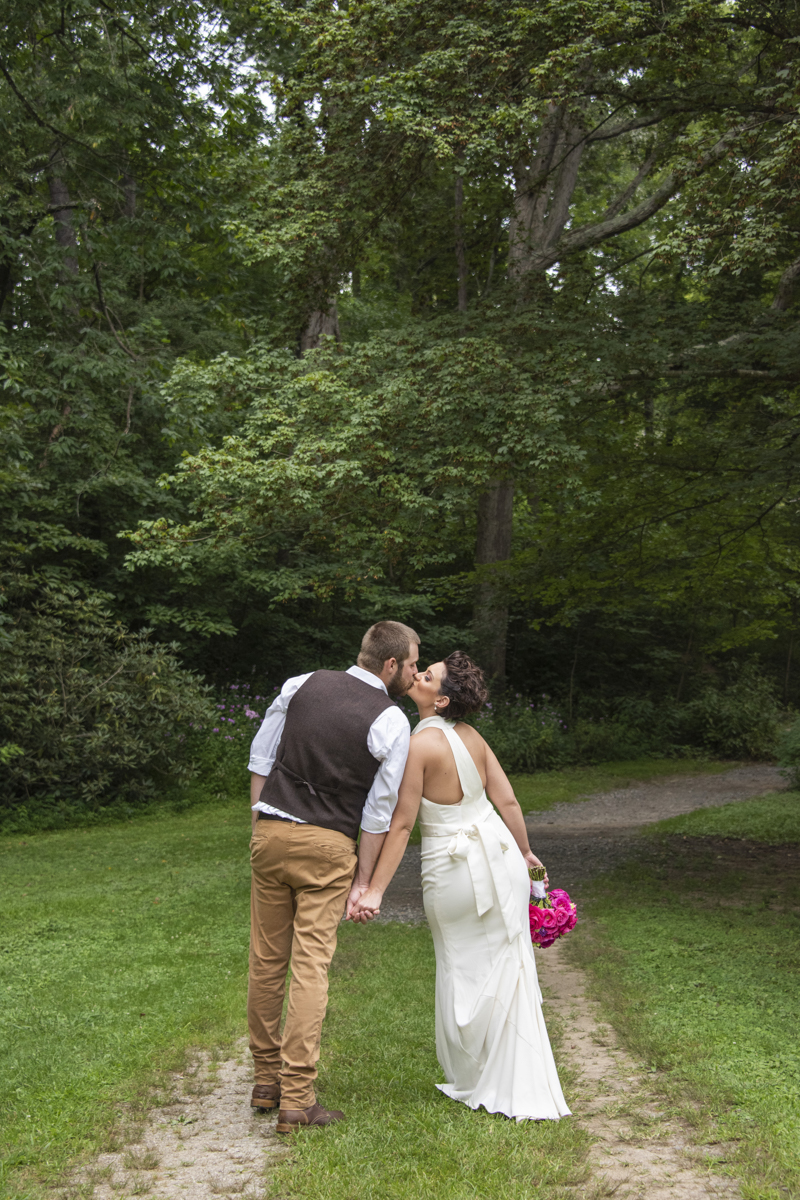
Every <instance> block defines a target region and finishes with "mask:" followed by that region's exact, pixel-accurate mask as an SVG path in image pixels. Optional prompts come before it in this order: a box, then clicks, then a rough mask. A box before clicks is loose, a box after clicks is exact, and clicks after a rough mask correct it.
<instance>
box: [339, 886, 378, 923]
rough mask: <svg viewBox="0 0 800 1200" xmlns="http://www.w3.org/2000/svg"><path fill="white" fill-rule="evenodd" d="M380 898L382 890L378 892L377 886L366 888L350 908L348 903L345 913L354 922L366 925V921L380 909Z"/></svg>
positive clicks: (375, 915)
mask: <svg viewBox="0 0 800 1200" xmlns="http://www.w3.org/2000/svg"><path fill="white" fill-rule="evenodd" d="M382 899H383V892H379V891H378V889H377V888H366V889H365V890H364V891H363V892H362V894H361V896H359V898H358V900H356V902H355V903H354V904H353V906H352V908H350V906H349V905H348V909H347V915H348V917H349V918H350V920H351V921H354V922H355V923H356V924H361V925H366V923H367V921H371V920H372V919H373V917H377V915H378V913H379V912H380V911H381V900H382Z"/></svg>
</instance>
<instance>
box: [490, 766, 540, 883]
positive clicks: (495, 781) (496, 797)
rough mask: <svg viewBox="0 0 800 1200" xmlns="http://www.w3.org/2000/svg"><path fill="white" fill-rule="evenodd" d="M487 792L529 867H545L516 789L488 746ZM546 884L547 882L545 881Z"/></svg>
mask: <svg viewBox="0 0 800 1200" xmlns="http://www.w3.org/2000/svg"><path fill="white" fill-rule="evenodd" d="M486 791H487V792H488V793H489V798H490V800H491V802H492V804H493V805H494V806H495V808H496V809H497V811H498V812H499V813H500V816H501V818H502V820H503V823H504V824H505V826H506V828H507V829H508V831H509V833H510V834H511V836H512V837H513V839H514V841H515V842H516V843H517V845H518V846H519V848H520V851H521V853H522V857H523V858H524V859H525V862H526V863H527V864H528V866H529V867H542V866H544V863H542V862H540V861H539V859H538V858H537V857H536V855H535V854H534V853H533V851H532V850H531V845H530V842H529V841H528V830H527V828H526V827H525V818H524V817H523V815H522V809H521V808H520V806H519V801H518V800H517V797H516V796H515V795H514V789H513V788H512V786H511V784H510V783H509V780H508V776H507V775H506V773H505V771H504V770H503V768H502V767H501V766H500V763H499V762H498V761H497V756H496V755H495V753H494V751H493V750H492V748H491V746H489V745H488V744H487V745H486ZM545 882H547V881H546V880H545Z"/></svg>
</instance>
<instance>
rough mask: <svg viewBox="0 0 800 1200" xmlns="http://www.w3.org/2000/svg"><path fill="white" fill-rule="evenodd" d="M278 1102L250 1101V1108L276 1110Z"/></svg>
mask: <svg viewBox="0 0 800 1200" xmlns="http://www.w3.org/2000/svg"><path fill="white" fill-rule="evenodd" d="M279 1104H280V1100H251V1101H250V1107H251V1108H277V1107H278V1105H279Z"/></svg>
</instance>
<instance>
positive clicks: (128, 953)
mask: <svg viewBox="0 0 800 1200" xmlns="http://www.w3.org/2000/svg"><path fill="white" fill-rule="evenodd" d="M223 765H224V764H222V763H221V764H220V767H219V770H217V771H209V772H207V773H206V776H207V777H206V786H204V789H203V791H205V795H206V796H207V797H209V798H210V795H216V794H217V792H219V796H220V799H219V800H217V801H216V802H215V803H214V804H211V805H210V804H208V803H203V804H200V805H198V806H196V807H193V808H191V809H188V810H187V811H184V812H181V813H175V812H171V813H162V814H152V813H150V814H146V815H142V816H139V817H136V818H135V819H133V820H131V821H127V822H125V823H121V824H113V825H101V826H96V827H93V828H88V829H69V830H63V831H59V832H54V833H38V834H31V835H17V836H11V837H4V838H0V1158H2V1160H3V1165H2V1167H0V1196H4V1197H12V1196H13V1197H14V1200H26V1198H28V1197H30V1198H31V1200H33V1198H35V1197H40V1196H42V1195H44V1194H52V1188H53V1186H54V1185H55V1184H57V1182H58V1181H59V1179H60V1178H61V1177H62V1174H63V1171H64V1168H65V1165H66V1164H67V1163H68V1162H69V1161H71V1160H74V1159H75V1158H76V1157H77V1158H80V1157H82V1156H86V1155H91V1154H92V1153H95V1152H96V1151H97V1150H99V1149H101V1148H104V1147H107V1146H109V1145H111V1144H113V1142H114V1139H117V1141H118V1140H119V1137H120V1136H122V1135H124V1130H125V1127H126V1126H128V1125H129V1124H130V1122H131V1121H132V1120H134V1119H135V1118H136V1116H137V1114H138V1113H140V1112H141V1111H142V1110H143V1108H144V1107H146V1105H147V1104H148V1103H151V1102H152V1101H153V1098H154V1089H157V1087H158V1084H159V1081H160V1080H161V1079H163V1072H164V1070H165V1069H168V1068H172V1067H177V1066H179V1065H180V1064H181V1061H182V1056H183V1055H184V1053H185V1051H186V1049H187V1048H189V1047H204V1048H210V1049H212V1050H213V1049H214V1048H220V1047H224V1046H225V1045H226V1044H228V1043H229V1042H230V1040H231V1039H232V1038H234V1037H237V1036H240V1035H241V1034H243V1033H244V1032H245V1025H244V996H245V987H246V971H247V941H248V919H249V912H248V891H249V871H248V853H247V843H248V836H249V822H248V813H247V806H246V800H245V798H244V789H245V783H244V778H243V776H242V777H240V776H238V775H234V774H232V773H231V772H230V771H227V772H225V771H223V770H222V766H223ZM238 765H239V766H240V764H238ZM708 769H712V770H713V769H717V770H720V769H725V768H724V767H719V766H714V765H710V764H708V763H697V762H690V761H689V760H678V761H672V760H670V761H666V762H664V763H660V762H653V761H652V760H645V761H643V762H638V763H624V764H611V765H608V766H601V767H596V768H586V769H574V770H569V771H564V772H546V773H542V774H540V775H536V776H527V777H525V776H522V777H516V779H515V785H516V786H517V789H518V792H519V794H520V798H521V799H522V801H523V806H524V807H526V808H532V807H536V806H538V807H545V806H546V804H552V803H556V802H557V801H558V800H563V799H575V798H577V797H578V796H580V795H581V794H586V793H587V792H590V791H598V790H602V789H603V788H604V787H606V788H608V787H618V786H620V785H621V784H622V783H624V782H625V781H626V780H631V779H643V778H648V777H652V776H653V775H655V774H659V773H661V774H664V773H676V772H679V771H687V772H688V771H690V770H691V771H699V770H708ZM223 776H224V778H223ZM212 777H213V778H212ZM212 785H213V787H212ZM198 791H200V789H198ZM200 794H202V792H201V793H200ZM225 796H227V797H228V800H225V799H224V797H225ZM233 801H235V803H234V802H233ZM353 937H355V941H353V943H352V947H351V946H350V940H349V939H352V938H353ZM404 938H407V939H408V940H405V941H404V940H403V939H404ZM343 939H344V940H343V948H344V950H345V951H346V954H345V955H344V956H342V957H341V958H340V959H339V965H338V966H337V968H336V971H335V973H334V979H333V983H332V997H333V1000H332V1009H331V1017H330V1021H329V1022H328V1025H327V1027H326V1035H325V1036H326V1046H330V1048H331V1050H332V1051H333V1052H334V1057H330V1058H326V1063H327V1067H326V1069H327V1071H328V1075H327V1076H326V1079H327V1080H328V1085H327V1086H329V1087H331V1088H332V1087H333V1078H334V1076H333V1075H332V1074H331V1071H332V1070H333V1069H334V1066H335V1071H336V1075H335V1078H336V1093H335V1094H334V1093H333V1091H331V1095H330V1097H329V1098H330V1100H331V1102H332V1103H334V1102H341V1103H343V1104H347V1105H348V1106H349V1107H350V1108H351V1109H354V1110H356V1111H357V1110H358V1109H359V1108H360V1107H361V1106H362V1099H361V1097H363V1096H369V1097H370V1104H372V1103H373V1102H374V1103H378V1104H379V1103H382V1101H381V1099H380V1097H381V1095H382V1094H383V1093H384V1092H385V1093H386V1097H387V1099H386V1104H387V1105H388V1107H387V1108H386V1109H385V1115H386V1127H385V1130H384V1131H383V1132H382V1130H381V1121H377V1120H373V1119H372V1118H367V1117H365V1118H364V1119H363V1120H361V1119H357V1120H355V1121H349V1122H348V1126H347V1129H346V1130H345V1131H342V1133H341V1135H340V1134H339V1132H337V1135H336V1140H334V1139H331V1140H330V1148H331V1149H330V1153H331V1154H333V1155H334V1158H333V1159H331V1161H330V1162H329V1163H328V1165H327V1166H325V1168H324V1170H325V1171H328V1172H330V1173H331V1176H332V1177H333V1176H335V1177H336V1179H337V1180H338V1181H339V1182H338V1184H337V1186H338V1187H340V1188H341V1189H342V1190H341V1191H340V1192H339V1193H338V1194H339V1195H340V1196H341V1197H342V1200H345V1198H346V1197H347V1196H353V1197H355V1196H358V1197H359V1200H360V1198H361V1197H362V1196H363V1197H365V1198H366V1197H369V1196H371V1195H372V1194H373V1193H372V1191H370V1188H373V1187H374V1188H375V1189H377V1187H378V1184H377V1183H376V1181H375V1175H374V1170H375V1168H374V1165H373V1164H372V1159H371V1157H370V1156H371V1155H373V1154H374V1153H376V1149H375V1147H376V1146H383V1144H384V1143H383V1141H382V1139H385V1138H388V1136H389V1135H388V1132H386V1131H388V1130H390V1129H393V1130H394V1131H395V1133H396V1134H397V1136H398V1137H400V1136H401V1133H402V1137H403V1138H406V1137H407V1140H408V1143H409V1146H410V1147H412V1149H409V1150H408V1154H407V1155H406V1157H405V1158H403V1160H402V1161H403V1162H405V1164H406V1165H405V1166H404V1168H403V1171H405V1172H406V1173H407V1174H408V1176H409V1179H411V1180H412V1182H411V1183H409V1184H408V1187H407V1190H406V1192H405V1193H404V1192H403V1191H402V1190H398V1191H397V1195H398V1196H415V1195H417V1194H419V1195H420V1196H421V1195H422V1191H418V1192H414V1191H413V1188H414V1187H416V1186H417V1185H416V1184H414V1183H413V1180H414V1179H418V1180H419V1181H421V1182H419V1188H423V1183H424V1187H425V1188H427V1187H429V1186H432V1183H431V1181H432V1180H434V1179H435V1180H438V1179H439V1176H440V1175H441V1177H442V1178H443V1179H445V1180H447V1181H448V1182H447V1184H446V1186H447V1188H449V1189H450V1190H449V1191H445V1195H450V1196H453V1197H455V1196H461V1195H464V1196H465V1197H466V1196H468V1195H470V1196H471V1195H473V1194H474V1193H473V1191H471V1190H470V1187H471V1185H468V1184H467V1182H466V1181H467V1180H468V1179H470V1178H472V1177H473V1176H474V1178H475V1179H480V1180H482V1181H483V1182H482V1183H481V1185H480V1186H481V1187H482V1188H483V1187H485V1188H489V1189H494V1190H491V1195H492V1196H495V1195H496V1196H501V1195H505V1194H506V1193H505V1192H503V1191H498V1190H497V1188H498V1187H499V1186H500V1185H499V1184H498V1183H497V1182H496V1181H495V1182H490V1181H491V1179H492V1171H495V1170H496V1171H499V1170H500V1167H499V1166H498V1163H499V1159H498V1158H497V1156H494V1157H492V1154H493V1152H491V1150H490V1148H491V1145H493V1144H495V1142H496V1144H497V1145H498V1146H500V1147H501V1148H502V1154H501V1157H502V1156H507V1157H508V1162H509V1166H508V1171H509V1173H510V1174H509V1179H514V1180H517V1181H518V1180H519V1179H520V1178H522V1176H523V1175H524V1174H525V1172H529V1173H530V1172H533V1175H535V1176H536V1178H537V1179H540V1180H541V1181H545V1182H541V1187H542V1188H544V1189H545V1191H543V1192H542V1193H541V1194H542V1195H545V1193H546V1189H547V1188H549V1189H550V1193H549V1194H550V1195H551V1196H556V1195H558V1189H559V1188H560V1187H561V1186H562V1183H563V1180H565V1179H566V1178H567V1177H572V1175H571V1173H572V1172H574V1171H575V1170H577V1168H576V1166H575V1164H576V1162H577V1161H578V1157H579V1150H580V1137H579V1135H578V1134H577V1133H575V1132H574V1128H575V1126H574V1122H573V1123H571V1122H562V1123H561V1125H560V1126H558V1127H550V1126H544V1127H542V1130H541V1131H538V1130H537V1131H536V1132H535V1134H534V1132H533V1131H532V1130H530V1129H528V1131H527V1134H526V1132H525V1128H526V1127H521V1128H520V1129H519V1130H517V1128H516V1127H515V1126H511V1125H510V1124H509V1123H507V1122H504V1121H502V1120H500V1119H498V1118H490V1117H487V1116H485V1115H481V1114H477V1115H473V1114H470V1113H469V1112H467V1110H466V1109H464V1110H461V1109H460V1108H459V1107H458V1106H456V1105H452V1104H451V1103H449V1102H448V1101H446V1100H445V1099H444V1098H443V1097H440V1096H439V1094H438V1093H436V1092H435V1091H434V1090H433V1086H432V1085H433V1081H434V1079H438V1078H439V1075H438V1074H437V1072H438V1067H437V1064H436V1062H435V1058H434V1057H433V1045H432V1032H431V1031H432V1022H433V983H432V975H431V971H432V961H433V960H432V951H431V948H430V943H429V942H428V941H427V940H426V939H427V934H426V933H425V931H424V930H397V929H394V928H387V927H380V928H378V927H376V928H371V927H370V928H369V929H368V930H354V929H350V928H347V929H345V930H344V931H343ZM365 947H369V955H367V957H366V958H364V957H363V952H364V948H365ZM412 951H413V952H412ZM375 963H379V964H380V971H379V972H377V973H376V967H375V965H374V964H375ZM348 972H351V974H348ZM350 979H352V980H355V981H357V987H356V985H355V983H354V984H353V990H352V992H351V990H350V984H349V983H348V980H350ZM351 994H352V995H353V996H357V997H359V999H358V1001H357V1003H355V1002H354V1003H353V1004H351V1002H350V999H349V997H350V996H351ZM406 1026H407V1027H408V1028H409V1029H414V1030H420V1031H421V1030H423V1028H425V1029H427V1033H425V1034H424V1035H423V1034H422V1033H420V1035H419V1037H420V1040H419V1042H418V1043H417V1042H416V1041H415V1042H414V1043H413V1045H414V1046H418V1048H419V1046H422V1045H423V1042H424V1045H425V1046H426V1047H427V1049H426V1050H425V1051H424V1054H423V1052H422V1050H419V1049H410V1045H411V1043H410V1042H409V1041H408V1039H405V1040H404V1037H403V1029H404V1028H405V1027H406ZM365 1030H368V1031H369V1035H368V1036H366V1035H365V1033H364V1031H365ZM385 1030H389V1031H390V1032H391V1036H389V1034H388V1033H386V1036H384V1033H385ZM373 1031H377V1034H375V1033H373ZM413 1036H414V1038H417V1033H416V1032H415V1033H414V1035H413ZM326 1054H327V1050H326ZM426 1056H427V1057H426ZM373 1081H380V1082H378V1083H373ZM398 1081H400V1082H399V1083H398ZM401 1084H402V1087H401V1090H400V1091H399V1092H398V1091H397V1087H400V1085H401ZM403 1089H405V1090H403ZM382 1111H384V1110H382ZM429 1123H430V1125H429ZM498 1131H500V1132H498ZM415 1138H416V1143H415V1142H414V1139H415ZM420 1139H422V1140H421V1141H420ZM464 1139H466V1141H465V1142H464V1156H461V1150H460V1142H461V1141H462V1140H464ZM470 1139H472V1140H470ZM437 1145H441V1155H440V1156H439V1157H437V1155H439V1151H438V1150H436V1146H437ZM414 1146H416V1149H414V1148H413V1147H414ZM537 1146H538V1147H539V1148H540V1149H536V1147H537ZM337 1147H338V1148H337ZM541 1147H549V1149H547V1150H546V1152H545V1150H541ZM540 1151H541V1152H540ZM379 1152H380V1153H381V1154H383V1150H380V1151H379ZM313 1153H316V1152H313ZM313 1153H312V1151H311V1150H310V1149H309V1150H308V1151H306V1150H305V1149H302V1150H301V1151H300V1152H299V1157H298V1159H297V1166H296V1172H297V1175H296V1178H297V1179H298V1180H299V1181H301V1182H300V1183H298V1185H297V1187H298V1188H301V1189H302V1188H303V1187H306V1184H304V1183H302V1180H303V1179H306V1178H311V1175H309V1174H308V1172H312V1173H313V1170H316V1168H314V1167H313V1162H312V1159H313ZM325 1153H326V1154H327V1153H328V1151H325ZM498 1153H500V1152H498ZM309 1155H311V1157H308V1156H309ZM470 1155H472V1156H473V1157H470ZM530 1155H533V1157H530ZM542 1155H544V1157H542ZM526 1156H528V1157H526ZM537 1156H538V1157H537ZM548 1156H549V1157H548ZM412 1158H413V1160H414V1161H413V1163H412V1161H411V1160H412ZM545 1159H547V1163H549V1165H547V1163H546V1162H545ZM551 1160H552V1161H551ZM326 1161H327V1160H326ZM398 1161H399V1160H398ZM417 1161H418V1164H419V1165H414V1164H417ZM492 1163H494V1164H495V1165H494V1166H492V1165H491V1164H492ZM348 1164H349V1165H348ZM459 1164H460V1165H459ZM515 1164H516V1165H515ZM320 1170H322V1168H320ZM392 1170H394V1168H393V1167H392ZM348 1172H352V1173H353V1178H352V1179H351V1180H350V1182H349V1183H347V1185H346V1187H345V1184H344V1182H343V1181H344V1179H345V1177H346V1176H347V1175H348ZM537 1172H538V1173H539V1174H538V1175H537ZM401 1174H402V1172H401V1171H400V1169H399V1168H398V1173H397V1175H396V1176H395V1175H392V1178H393V1179H395V1181H396V1187H397V1188H398V1189H400V1188H401V1182H402V1181H401V1178H400V1176H401ZM320 1178H321V1177H320ZM362 1178H363V1181H364V1182H363V1185H362V1183H361V1182H359V1180H361V1179H362ZM559 1181H561V1182H559ZM282 1186H284V1188H285V1191H286V1193H287V1194H288V1191H289V1190H291V1189H290V1184H289V1182H288V1181H287V1182H285V1184H282ZM326 1186H327V1185H326ZM392 1186H393V1187H394V1186H395V1184H392ZM476 1186H477V1184H476ZM503 1186H504V1187H505V1186H506V1185H505V1184H504V1185H503ZM536 1186H537V1187H538V1186H540V1185H539V1184H538V1183H537V1185H536ZM291 1187H294V1185H293V1184H292V1185H291ZM308 1187H309V1188H311V1191H310V1192H308V1193H307V1194H308V1195H309V1196H311V1195H312V1194H313V1195H315V1196H316V1195H323V1192H322V1191H321V1190H320V1189H321V1188H322V1184H321V1183H320V1182H319V1179H317V1181H316V1182H314V1183H313V1185H312V1184H308ZM508 1187H509V1189H510V1188H511V1184H509V1185H508ZM348 1188H349V1189H351V1190H349V1191H348V1190H347V1189H348ZM353 1188H356V1189H358V1188H361V1189H362V1190H360V1191H358V1190H356V1191H353V1190H352V1189H353ZM409 1188H410V1189H412V1190H408V1189H409ZM315 1189H316V1191H315ZM459 1189H462V1190H461V1191H459ZM295 1193H296V1194H297V1195H305V1194H306V1193H304V1192H302V1190H301V1191H298V1190H297V1188H295ZM375 1194H376V1195H377V1194H378V1191H377V1190H376V1191H375ZM381 1194H382V1195H392V1194H393V1193H391V1192H385V1191H384V1192H383V1193H381ZM510 1194H511V1193H510V1191H509V1195H510ZM526 1194H530V1195H534V1193H526ZM535 1195H539V1192H536V1193H535Z"/></svg>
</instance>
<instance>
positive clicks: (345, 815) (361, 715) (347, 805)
mask: <svg viewBox="0 0 800 1200" xmlns="http://www.w3.org/2000/svg"><path fill="white" fill-rule="evenodd" d="M392 703H393V701H391V700H390V699H389V697H388V696H387V695H386V692H384V690H383V689H382V688H376V687H372V686H371V685H370V684H369V683H364V682H363V680H361V679H356V678H355V676H353V675H348V674H347V672H346V671H315V672H314V674H313V675H312V676H311V677H310V678H309V679H307V680H306V682H305V683H304V684H303V685H302V687H300V688H298V690H297V691H296V692H295V694H294V696H292V698H291V700H290V701H289V707H288V709H287V711H286V724H285V725H284V727H283V734H282V736H281V740H280V743H279V745H278V750H277V753H276V755H275V763H274V765H273V767H272V770H271V771H270V773H269V775H268V776H267V778H266V782H265V783H264V787H263V789H262V791H261V797H260V798H261V800H262V801H263V802H264V803H265V804H271V805H272V806H273V808H279V809H280V810H281V812H285V813H288V814H289V816H292V817H300V819H301V820H303V821H307V822H308V823H309V825H320V826H321V827H322V828H323V829H338V830H339V832H340V833H345V834H347V836H348V837H351V838H356V837H358V827H359V825H360V824H361V814H362V812H363V809H364V804H365V802H366V799H367V795H368V793H369V789H370V788H371V787H372V783H373V780H374V779H375V773H376V771H377V770H378V767H379V765H380V763H379V762H378V760H377V759H376V758H373V756H372V755H371V754H370V752H369V750H368V749H367V735H368V734H369V729H370V726H371V725H372V723H373V721H374V720H375V718H376V717H378V716H379V715H380V713H382V712H383V711H384V709H387V708H389V707H390V706H391V705H392Z"/></svg>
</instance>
